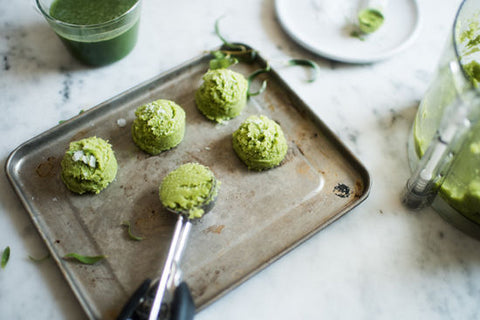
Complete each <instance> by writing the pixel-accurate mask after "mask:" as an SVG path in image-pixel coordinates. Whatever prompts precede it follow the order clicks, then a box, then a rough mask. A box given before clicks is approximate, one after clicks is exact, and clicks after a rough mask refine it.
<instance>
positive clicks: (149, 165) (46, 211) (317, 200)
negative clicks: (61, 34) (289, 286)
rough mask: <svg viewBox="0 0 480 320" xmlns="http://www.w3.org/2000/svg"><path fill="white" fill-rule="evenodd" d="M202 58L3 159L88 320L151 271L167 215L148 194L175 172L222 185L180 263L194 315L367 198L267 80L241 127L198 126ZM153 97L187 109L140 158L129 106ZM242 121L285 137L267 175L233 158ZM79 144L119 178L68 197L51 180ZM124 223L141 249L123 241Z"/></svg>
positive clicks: (329, 143) (319, 127) (344, 156)
mask: <svg viewBox="0 0 480 320" xmlns="http://www.w3.org/2000/svg"><path fill="white" fill-rule="evenodd" d="M210 58H211V57H210V55H209V54H203V55H201V56H199V57H198V58H196V59H193V60H191V61H188V62H186V63H185V64H183V65H181V66H179V67H177V68H175V69H173V70H171V71H169V72H166V73H164V74H161V75H159V76H157V77H155V78H153V79H152V80H149V81H146V82H144V83H142V84H140V85H138V86H136V87H134V88H132V89H130V90H127V91H125V92H123V93H121V94H119V95H117V96H115V97H113V98H112V99H110V100H107V101H105V102H103V103H101V104H99V105H97V106H95V107H93V108H91V109H89V110H87V111H85V112H83V113H81V114H80V115H78V116H76V117H74V118H72V119H70V120H68V121H66V122H64V123H62V124H59V125H58V126H56V127H54V128H52V129H50V130H48V131H46V132H44V133H43V134H40V135H39V136H37V137H35V138H33V139H31V140H29V141H27V142H25V143H24V144H22V145H21V146H19V147H18V148H17V149H16V150H14V151H13V152H12V153H11V155H10V156H9V158H8V160H7V163H6V172H7V176H8V178H9V180H10V181H11V183H12V185H13V187H14V189H15V191H16V192H17V194H18V196H19V197H20V200H21V201H22V203H23V205H24V206H25V208H26V210H27V211H28V213H29V215H30V217H31V219H32V221H33V223H34V225H35V226H36V228H37V229H38V231H39V233H40V235H41V237H42V238H43V240H44V241H45V243H46V245H47V247H48V249H49V250H50V252H51V256H52V257H53V259H54V260H55V261H56V263H57V264H58V266H59V268H60V271H61V272H62V274H63V275H64V276H65V278H66V280H67V281H68V283H69V284H70V286H71V288H72V290H73V292H74V293H75V295H76V296H77V298H78V300H79V301H80V303H81V305H82V306H83V308H84V309H85V312H86V314H87V315H88V317H89V318H91V319H114V318H115V317H116V316H117V315H118V313H119V312H120V310H121V308H122V306H123V304H124V303H125V302H126V301H127V299H128V298H129V297H130V295H131V294H132V293H133V291H134V290H135V289H136V287H137V286H138V285H139V284H140V283H141V282H142V281H143V280H144V279H145V278H147V277H155V276H157V275H158V274H159V273H160V272H161V270H160V269H161V266H162V265H163V262H164V259H165V257H166V253H167V250H168V246H169V243H170V239H171V236H172V232H173V227H174V224H175V221H176V217H174V216H173V215H172V214H171V213H169V212H167V211H166V210H164V209H163V208H162V206H161V204H160V201H159V198H158V186H159V184H160V182H161V180H162V178H163V177H164V176H165V175H166V174H167V173H168V172H169V171H171V170H173V169H174V168H176V167H177V166H178V165H181V164H183V163H186V162H192V161H194V162H199V163H202V164H204V165H207V166H209V167H210V168H211V169H212V171H213V172H214V173H215V175H216V177H217V178H218V179H219V180H220V181H221V188H220V192H219V195H218V200H217V204H216V206H215V208H214V209H213V211H212V212H211V213H209V214H208V215H206V216H205V217H204V218H202V219H201V220H200V221H198V222H197V223H195V224H194V226H193V229H192V232H191V236H190V239H189V242H188V245H187V248H186V252H185V255H184V258H183V263H182V270H183V272H184V278H185V280H186V281H187V282H188V284H189V285H190V287H191V290H192V294H193V297H194V301H195V304H196V306H197V308H198V309H199V310H200V309H202V308H204V307H205V306H206V305H208V304H210V303H212V302H213V301H215V300H216V299H218V298H219V297H221V296H222V295H224V294H225V293H227V292H228V291H229V290H231V289H232V288H234V287H235V286H238V285H239V284H240V283H242V282H243V281H245V280H246V279H248V278H249V277H251V276H252V275H254V274H255V273H256V272H258V271H259V270H261V269H262V268H265V267H266V266H268V265H269V264H271V263H272V262H273V261H275V260H276V259H278V258H279V257H281V256H282V255H284V254H285V253H287V252H288V251H289V250H291V249H293V248H295V247H296V246H297V245H299V244H300V243H301V242H303V241H305V240H306V239H308V238H309V237H310V236H312V235H313V234H315V233H316V232H317V231H319V230H320V229H322V228H324V227H326V226H327V225H328V224H330V223H331V222H333V221H335V220H336V219H338V218H339V217H341V216H342V215H344V214H345V213H347V212H348V211H350V210H351V209H352V208H354V207H355V206H357V205H358V204H359V203H361V202H362V201H363V200H365V199H366V198H367V196H368V193H369V188H370V178H369V174H368V172H367V170H366V169H365V168H364V166H363V165H362V164H361V163H360V162H359V161H358V160H357V159H356V158H355V157H354V156H353V155H352V153H351V152H350V151H349V150H347V148H346V147H345V146H344V145H343V144H342V142H341V141H340V140H339V139H338V138H337V137H336V136H335V135H334V134H333V133H332V131H330V130H329V129H328V128H327V126H326V125H325V124H324V123H323V122H322V121H321V120H320V119H319V118H318V117H317V116H316V115H315V114H314V113H313V112H312V110H311V109H310V108H309V107H308V106H307V105H306V104H305V103H304V102H303V101H302V100H301V99H300V98H299V97H298V96H297V94H295V92H294V91H293V90H292V89H291V88H290V87H289V86H288V85H287V84H286V83H285V82H284V81H283V80H282V79H281V78H280V76H279V75H278V74H277V72H275V70H272V71H271V72H270V73H269V74H268V75H263V76H265V77H266V78H268V88H267V90H266V91H265V92H264V93H262V94H261V95H258V96H254V97H251V98H250V99H249V101H248V105H247V107H246V108H245V110H244V111H243V113H242V114H241V115H240V116H239V117H237V118H235V119H233V120H230V121H228V122H227V123H225V124H216V123H214V122H211V121H208V120H207V119H206V118H205V117H203V115H201V114H200V113H199V112H198V110H197V109H196V106H195V102H194V92H195V90H196V89H197V88H198V86H199V84H200V83H201V77H202V75H203V74H204V73H205V72H206V71H207V69H208V62H209V60H210ZM265 65H266V61H265V60H264V59H263V58H262V57H261V56H257V58H256V60H255V61H254V63H252V64H246V63H240V64H237V65H235V66H234V67H233V69H235V70H236V71H239V72H241V73H243V74H244V75H248V74H250V73H251V72H253V71H254V70H256V69H258V68H262V67H264V66H265ZM160 98H163V99H170V100H173V101H175V102H177V103H178V104H180V105H181V106H182V107H183V108H184V109H185V112H186V115H187V129H186V134H185V138H184V140H183V141H182V143H181V144H180V145H179V146H178V147H176V148H174V149H172V150H170V151H167V152H164V153H161V154H160V155H158V156H150V155H148V154H146V153H144V152H142V151H141V150H140V149H138V148H137V147H136V145H135V144H134V143H133V142H132V139H131V134H130V127H131V124H132V121H133V119H134V111H135V109H136V108H137V107H138V106H139V105H142V104H144V103H147V102H150V101H153V100H156V99H160ZM252 114H264V115H267V116H268V117H270V118H271V119H273V120H275V121H277V122H278V123H279V124H280V125H281V127H282V128H283V130H284V133H285V136H286V138H287V140H288V143H289V151H288V153H287V156H286V158H285V159H284V161H283V162H282V164H281V165H280V166H279V167H277V168H274V169H271V170H268V171H263V172H254V171H249V170H248V169H247V168H246V167H245V165H243V163H242V162H241V161H240V160H239V159H238V158H237V157H236V155H235V153H234V151H233V149H232V146H231V134H232V132H233V131H234V130H235V129H236V128H237V127H238V126H239V125H240V123H241V122H242V121H243V120H244V119H245V118H246V117H247V116H249V115H252ZM119 120H120V121H119ZM124 120H125V121H126V125H125V126H121V125H119V123H121V122H122V121H124ZM89 136H98V137H102V138H104V139H106V140H108V141H109V142H110V143H111V144H112V146H113V149H114V151H115V155H116V157H117V161H118V167H119V170H118V174H117V177H116V179H115V180H114V181H113V182H112V184H111V185H110V186H108V188H107V189H105V190H103V191H102V192H101V193H100V194H98V195H76V194H73V193H71V192H70V191H68V190H67V189H66V187H65V186H64V185H63V183H62V181H61V179H60V170H61V169H60V161H61V158H62V157H63V154H64V152H65V151H66V149H67V148H68V144H69V142H71V141H73V140H78V139H81V138H85V137H89ZM125 220H128V221H130V222H131V223H132V225H133V228H134V232H135V233H136V234H138V235H141V236H143V237H144V240H143V241H139V242H138V241H132V240H131V239H129V237H128V235H127V232H126V230H125V228H124V227H122V226H121V223H122V222H123V221H125ZM69 252H76V253H80V254H83V255H100V254H104V255H106V256H107V259H105V260H103V261H101V262H99V263H97V264H95V265H82V264H79V263H75V262H72V261H66V260H64V259H62V257H63V256H64V255H65V254H67V253H69Z"/></svg>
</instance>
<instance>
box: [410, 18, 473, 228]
mask: <svg viewBox="0 0 480 320" xmlns="http://www.w3.org/2000/svg"><path fill="white" fill-rule="evenodd" d="M477 30H480V29H479V28H478V23H473V24H471V25H470V26H469V28H468V29H467V30H466V31H464V32H463V33H461V34H460V36H459V38H458V39H459V42H460V43H462V44H463V45H464V48H465V52H464V53H463V54H462V68H463V71H464V72H465V74H466V75H467V77H466V78H467V79H468V81H469V83H468V84H467V85H466V87H467V88H466V89H465V90H469V88H471V87H473V88H475V89H476V90H479V89H480V88H479V83H480V64H479V63H478V61H476V60H474V59H472V58H471V57H469V55H470V54H472V53H475V52H478V51H479V50H480V49H479V45H480V35H477V36H475V35H476V34H477ZM433 87H434V90H432V91H431V92H429V93H427V95H426V97H425V99H424V101H423V102H422V107H421V110H422V112H421V114H419V116H417V118H416V120H415V124H414V128H413V135H414V140H415V149H416V153H417V155H418V156H422V155H423V154H424V153H425V151H426V149H427V148H428V145H429V143H430V141H431V139H432V137H433V136H434V134H435V131H436V128H437V126H438V123H439V122H440V117H441V115H442V113H443V110H444V107H445V106H446V105H448V104H449V103H448V102H450V103H451V102H453V101H454V99H455V98H456V95H457V93H456V90H455V87H456V83H455V80H454V76H453V75H452V74H451V73H450V70H449V68H448V65H447V66H444V67H442V68H441V69H440V70H439V74H438V76H437V80H436V83H435V84H434V86H433ZM479 107H480V106H479ZM440 194H441V196H442V198H443V199H445V201H446V202H447V203H448V204H450V205H451V206H452V207H453V208H454V209H456V210H458V211H459V212H461V213H462V214H463V215H464V216H466V217H468V218H470V219H471V220H473V221H476V222H477V223H480V123H477V124H475V125H474V126H473V127H472V129H471V130H470V131H469V133H468V137H467V141H466V145H465V146H464V147H463V148H462V150H460V151H459V153H458V154H457V155H456V156H455V162H454V163H453V166H452V169H451V171H450V173H449V174H448V175H447V177H446V178H445V180H444V182H443V184H442V185H441V186H440Z"/></svg>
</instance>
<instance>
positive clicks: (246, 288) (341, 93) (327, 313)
mask: <svg viewBox="0 0 480 320" xmlns="http://www.w3.org/2000/svg"><path fill="white" fill-rule="evenodd" d="M419 2H420V4H419V5H420V9H421V14H422V21H423V23H422V29H421V31H420V34H419V37H418V38H417V40H416V41H415V42H414V43H413V45H412V46H411V47H410V48H409V49H408V50H406V51H404V52H402V53H400V54H398V55H396V56H394V57H392V58H390V59H388V60H385V61H382V62H378V63H375V64H369V65H349V64H342V63H337V62H332V61H329V60H326V59H323V58H320V57H317V56H314V55H312V54H311V53H309V52H307V51H305V50H303V49H302V48H300V47H298V46H297V45H296V44H295V43H294V42H293V41H292V40H291V39H290V38H289V37H288V36H287V35H286V34H285V33H284V32H283V31H282V29H281V27H280V26H279V24H278V22H277V21H276V18H275V14H274V1H273V0H264V1H258V0H245V1H231V0H228V1H225V0H208V1H201V2H200V1H188V0H178V1H174V2H165V1H153V0H145V1H144V6H143V11H142V22H141V27H140V28H141V29H140V36H139V42H138V44H137V46H136V48H135V49H134V51H133V52H132V53H131V54H130V55H129V56H127V57H126V58H125V59H123V60H122V61H120V62H118V63H115V64H112V65H110V66H106V67H102V68H87V67H84V66H82V65H81V64H79V63H77V62H76V61H75V60H73V58H71V57H70V56H69V54H68V53H67V52H66V51H65V49H64V47H63V46H62V44H61V43H60V41H59V40H58V38H57V37H56V36H55V35H54V33H53V32H52V31H51V30H50V29H49V27H48V25H47V23H46V22H45V21H44V20H43V18H42V16H41V15H40V14H39V13H38V12H37V11H36V9H35V6H34V2H33V1H20V2H18V3H15V5H11V6H6V5H4V6H3V8H2V10H1V11H0V110H2V112H3V118H2V119H1V120H0V136H1V137H2V139H0V159H1V165H2V168H3V167H4V166H5V162H6V159H7V157H8V155H9V154H10V152H11V151H12V150H13V149H14V148H16V147H17V146H19V145H20V144H21V143H23V142H24V141H26V140H28V139H30V138H32V137H34V136H36V135H38V134H40V133H42V132H43V131H45V130H47V129H49V128H51V127H53V126H55V125H56V124H57V123H58V122H59V121H60V120H62V119H68V118H70V117H73V116H75V115H76V114H78V113H79V111H80V110H82V109H88V108H90V107H92V106H95V105H96V104H98V103H100V102H102V101H104V100H106V99H107V98H109V97H112V96H113V95H116V94H118V93H120V92H122V91H124V90H126V89H128V88H130V87H132V86H134V85H136V84H138V83H140V82H142V81H144V80H147V79H150V78H152V77H153V76H155V75H158V74H159V73H161V72H163V71H166V70H168V69H170V68H172V67H174V66H176V65H178V64H180V63H182V62H184V61H185V60H188V59H190V58H192V57H194V56H197V55H198V54H200V53H201V52H203V51H204V50H206V49H210V48H213V47H215V46H217V45H219V40H218V38H217V37H216V36H215V34H214V32H213V24H214V21H215V20H216V19H217V18H218V17H220V16H222V15H224V14H227V15H226V16H225V18H224V20H222V26H223V27H222V30H223V33H224V35H225V36H226V37H227V38H229V39H232V40H235V41H241V42H245V43H248V44H250V45H252V46H253V47H255V48H258V49H259V50H260V51H261V52H262V54H263V55H264V56H266V57H268V58H271V59H272V60H275V59H278V60H285V59H288V58H308V59H312V60H314V61H316V62H317V63H318V64H319V66H320V69H321V70H320V73H319V74H318V79H317V81H316V82H314V83H311V84H308V83H306V82H305V81H304V80H305V77H306V76H308V73H307V71H305V70H304V69H302V68H283V69H280V74H281V76H282V77H283V78H284V79H285V80H286V82H287V83H288V84H289V85H290V86H292V87H293V88H294V89H295V90H296V91H297V93H298V94H299V95H300V97H302V98H303V99H304V100H305V101H306V102H307V104H309V105H311V106H312V107H313V108H314V110H315V112H316V113H317V114H318V115H319V117H320V118H321V119H322V120H323V121H324V122H325V123H326V124H327V125H328V126H329V127H330V128H331V129H332V130H333V131H334V132H335V133H336V134H337V135H338V136H339V137H340V138H341V140H342V141H343V142H345V144H346V145H347V146H348V147H349V148H350V149H351V150H352V151H353V153H354V154H355V155H356V156H357V157H358V158H359V159H360V161H362V162H363V163H364V165H365V166H366V167H367V169H368V170H369V172H370V174H371V178H372V181H373V183H372V188H371V192H370V196H369V198H368V199H367V200H366V201H365V202H363V203H362V204H361V205H360V206H359V207H357V208H355V209H354V210H353V211H351V212H350V213H348V214H347V215H346V216H344V217H343V218H342V219H340V220H338V221H336V222H335V223H333V224H332V225H330V226H329V227H328V228H326V229H324V230H322V231H320V232H319V233H317V234H316V235H315V236H313V237H312V238H311V239H309V240H308V241H306V242H305V243H303V244H302V245H300V246H299V247H298V248H296V249H295V250H293V251H292V252H290V253H288V254H287V255H285V256H284V257H282V258H281V259H280V260H278V261H276V262H274V263H273V264H272V265H270V266H269V267H268V268H266V269H265V270H263V271H261V272H260V273H258V274H257V275H255V276H254V277H252V278H251V279H249V280H248V281H247V282H245V283H244V284H242V285H241V286H239V287H238V288H236V289H234V290H233V291H232V292H230V293H228V294H227V295H226V296H224V297H222V298H221V299H220V300H218V301H217V302H215V303H214V304H212V305H210V306H209V307H207V308H206V309H204V310H203V311H201V312H199V313H198V315H197V317H196V319H199V320H202V319H209V320H212V319H476V318H478V314H479V313H480V302H479V301H480V255H479V250H478V248H479V243H478V241H477V240H474V239H472V238H470V237H468V236H467V235H465V234H463V233H462V232H460V231H458V230H457V229H455V228H454V227H452V226H450V225H449V224H447V223H446V222H445V221H444V220H442V219H441V218H440V217H439V215H438V214H436V213H435V212H434V211H433V210H431V209H425V210H422V211H420V212H410V211H408V210H406V209H405V208H404V207H403V206H402V205H401V202H400V198H399V194H400V192H401V190H402V188H403V186H404V184H405V181H406V179H407V178H408V176H409V173H410V171H409V167H408V163H407V153H406V143H407V139H408V135H409V131H410V127H411V124H412V121H413V117H414V115H415V112H416V109H417V106H418V104H419V101H420V100H421V98H422V96H423V94H424V92H425V90H426V89H427V87H428V84H429V82H430V80H431V79H432V78H433V76H434V72H435V68H436V65H437V62H438V59H439V57H440V55H441V53H442V50H443V47H444V45H445V43H446V39H447V36H448V34H449V32H450V28H451V24H452V22H453V17H454V14H455V11H456V9H457V7H458V5H459V3H460V1H459V0H456V1H452V0H422V1H419ZM6 246H10V248H11V257H10V261H9V262H8V265H7V266H6V268H5V269H0V288H1V290H0V314H1V315H0V318H2V319H30V318H35V319H51V320H54V319H84V318H85V314H84V312H83V310H82V309H81V307H80V305H79V304H78V302H77V301H76V299H75V297H74V295H73V293H72V291H71V289H70V288H69V286H68V285H67V283H66V281H65V280H64V279H63V277H62V275H61V274H60V272H59V269H58V268H57V266H56V265H55V263H54V261H52V259H49V260H46V261H44V262H42V263H39V264H36V263H32V262H31V261H29V259H28V256H29V255H32V256H37V257H38V256H42V255H44V254H45V252H46V250H47V249H46V247H45V245H44V244H43V241H42V240H41V238H40V236H39V235H38V233H37V231H36V229H35V227H34V226H33V224H32V223H31V221H30V218H29V217H28V214H27V212H26V210H25V209H24V208H23V206H22V204H21V203H20V201H19V199H18V198H17V196H16V194H15V192H14V191H13V189H12V188H11V186H10V184H9V182H8V180H7V178H6V175H5V174H3V175H0V249H2V250H3V248H5V247H6Z"/></svg>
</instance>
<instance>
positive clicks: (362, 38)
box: [350, 29, 365, 41]
mask: <svg viewBox="0 0 480 320" xmlns="http://www.w3.org/2000/svg"><path fill="white" fill-rule="evenodd" d="M350 36H351V37H353V38H357V39H358V40H360V41H365V33H363V32H362V31H360V30H358V29H355V30H353V31H352V32H350Z"/></svg>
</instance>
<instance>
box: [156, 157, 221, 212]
mask: <svg viewBox="0 0 480 320" xmlns="http://www.w3.org/2000/svg"><path fill="white" fill-rule="evenodd" d="M219 185H220V181H217V180H216V178H215V176H214V174H213V172H212V171H211V170H210V169H209V168H208V167H206V166H204V165H201V164H199V163H186V164H184V165H181V166H179V167H178V168H177V169H175V170H173V171H171V172H170V173H169V174H168V175H167V176H166V177H165V178H164V179H163V180H162V183H161V184H160V188H159V195H160V201H161V202H162V204H163V206H164V207H166V208H169V209H172V210H174V211H181V212H185V213H187V214H188V218H189V219H196V218H201V217H202V216H203V214H204V210H203V208H202V207H203V206H204V205H208V204H210V203H211V202H212V201H215V198H216V197H217V194H218V188H219Z"/></svg>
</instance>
